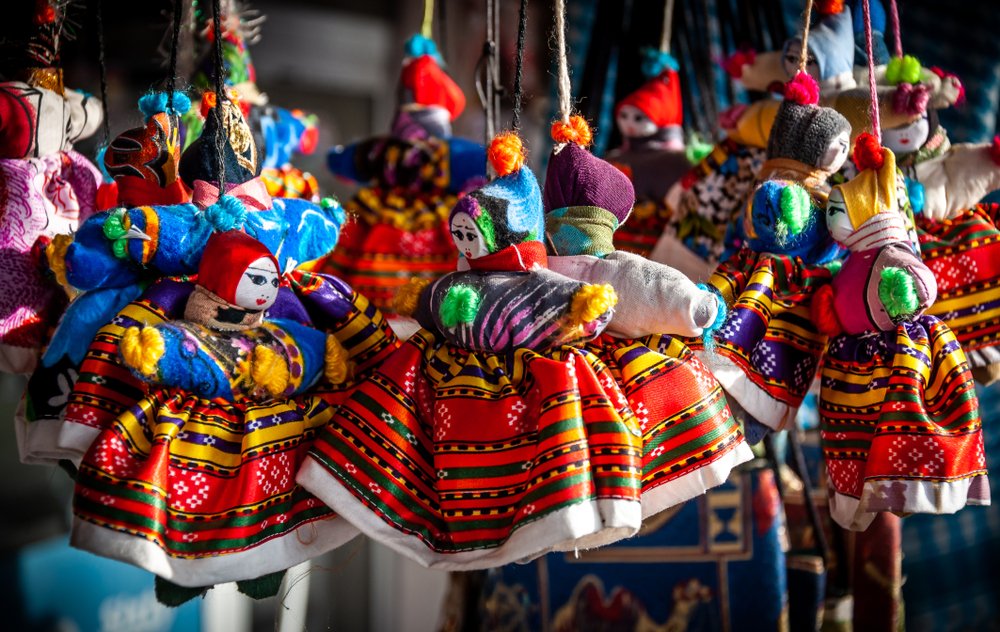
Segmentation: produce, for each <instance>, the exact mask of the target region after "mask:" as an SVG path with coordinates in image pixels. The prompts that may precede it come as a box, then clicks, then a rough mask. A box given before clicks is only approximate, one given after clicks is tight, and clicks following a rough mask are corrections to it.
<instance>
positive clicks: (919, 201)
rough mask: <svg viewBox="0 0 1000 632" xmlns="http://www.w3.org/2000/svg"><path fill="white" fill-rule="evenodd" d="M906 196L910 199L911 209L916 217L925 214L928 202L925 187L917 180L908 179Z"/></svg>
mask: <svg viewBox="0 0 1000 632" xmlns="http://www.w3.org/2000/svg"><path fill="white" fill-rule="evenodd" d="M906 195H907V196H909V198H910V208H911V209H913V213H914V215H920V214H921V213H923V212H924V204H925V200H926V193H925V192H924V185H923V184H921V183H920V182H918V181H917V180H912V179H910V178H907V179H906Z"/></svg>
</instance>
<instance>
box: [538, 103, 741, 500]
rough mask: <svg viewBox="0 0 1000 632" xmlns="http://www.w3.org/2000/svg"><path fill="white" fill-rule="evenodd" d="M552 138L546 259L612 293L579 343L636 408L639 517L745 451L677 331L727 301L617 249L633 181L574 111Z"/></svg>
mask: <svg viewBox="0 0 1000 632" xmlns="http://www.w3.org/2000/svg"><path fill="white" fill-rule="evenodd" d="M553 139H554V140H555V141H556V143H557V145H556V149H555V150H554V151H553V153H552V156H551V157H550V158H549V162H548V172H547V175H546V178H545V190H544V202H545V207H546V217H545V220H546V243H547V249H548V252H549V255H550V256H549V257H548V262H549V268H550V269H552V270H554V271H556V272H559V273H561V274H564V275H566V276H567V277H569V278H572V279H575V280H577V281H583V282H585V283H592V284H605V283H606V284H610V285H611V286H612V287H614V289H615V294H616V295H617V296H618V302H617V303H616V305H615V310H614V313H613V315H612V318H611V322H610V323H608V326H607V327H606V328H605V330H604V334H603V335H602V336H599V337H598V338H596V339H594V340H593V341H590V342H587V343H585V344H584V345H583V347H584V348H585V349H587V350H588V351H590V352H592V353H594V354H595V355H597V356H598V357H599V358H600V359H601V360H602V361H603V362H604V363H605V364H606V365H607V366H608V368H609V369H610V370H611V372H612V374H613V375H614V376H615V379H616V380H617V381H618V383H619V384H620V386H621V388H622V391H623V392H624V394H625V396H626V397H627V398H628V402H629V406H630V407H631V409H632V410H634V411H636V413H637V416H638V417H639V422H640V428H641V430H642V439H643V441H642V446H643V478H644V481H645V482H644V484H643V488H642V507H643V517H644V518H645V517H648V516H651V515H653V514H654V513H657V512H659V511H661V510H663V509H666V508H668V507H671V506H674V505H676V504H679V503H681V502H684V501H686V500H688V499H690V498H692V497H694V496H696V495H698V494H701V493H704V492H705V491H706V490H707V489H709V488H711V487H714V486H715V485H718V484H721V483H722V482H723V481H725V480H726V477H727V476H728V475H729V472H730V471H731V469H732V467H733V466H735V465H738V464H740V463H742V462H744V461H748V460H749V459H750V458H751V452H750V450H749V449H748V448H747V446H746V444H745V443H744V441H743V439H742V437H741V436H740V433H739V426H738V424H737V423H736V422H735V420H734V419H733V418H732V416H731V415H730V413H729V409H728V407H727V406H726V401H725V396H724V395H723V393H722V388H721V387H720V386H719V383H718V382H717V381H716V380H715V379H714V378H713V377H712V376H711V373H709V371H708V369H706V368H705V366H704V365H703V364H702V363H701V362H700V361H699V360H698V359H697V358H696V357H695V356H694V354H692V353H691V351H690V350H689V349H688V348H687V347H686V346H685V345H684V344H683V343H682V342H681V341H680V340H679V339H677V338H676V337H674V336H677V335H681V336H701V335H703V333H706V332H710V331H711V330H713V329H714V328H717V327H718V326H719V325H721V324H722V320H723V319H724V314H725V306H724V305H723V304H722V301H721V299H720V298H719V297H718V296H717V295H716V294H715V293H714V292H711V291H709V290H707V289H703V288H700V287H697V286H695V284H694V283H693V282H691V280H690V279H688V278H687V277H685V276H684V275H682V274H681V273H679V272H677V271H676V270H674V269H672V268H670V267H668V266H665V265H663V264H660V263H656V262H653V261H649V260H648V259H644V258H642V257H641V256H639V255H636V254H632V253H629V252H623V251H620V250H615V247H614V244H613V243H612V235H613V233H614V231H615V229H616V228H618V227H619V226H621V225H622V224H623V223H624V222H625V221H626V219H630V213H631V211H632V202H633V200H634V199H635V195H634V193H633V189H632V186H631V183H630V182H629V180H628V178H627V177H626V176H625V175H624V174H622V173H621V172H619V171H618V170H617V169H616V168H615V167H613V166H612V165H611V164H609V163H607V162H605V161H603V160H601V159H599V158H597V157H595V156H593V155H592V154H591V153H590V152H589V151H587V150H586V149H585V148H584V145H585V144H586V143H588V142H589V140H590V129H589V127H588V126H587V123H586V121H584V120H583V119H582V118H581V117H579V116H573V117H571V118H570V121H569V124H566V123H562V122H557V123H555V124H554V125H553ZM671 334H672V335H671ZM695 420H697V421H695Z"/></svg>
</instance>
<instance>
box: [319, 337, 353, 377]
mask: <svg viewBox="0 0 1000 632" xmlns="http://www.w3.org/2000/svg"><path fill="white" fill-rule="evenodd" d="M350 357H351V356H350V354H349V353H348V352H347V349H345V348H344V345H342V344H340V341H339V340H337V339H336V338H335V337H333V336H327V337H326V367H325V368H324V370H323V373H324V375H326V379H328V380H330V381H331V382H333V383H334V384H343V383H344V382H346V381H347V379H348V378H349V377H351V372H352V371H353V369H354V366H353V363H352V362H351V360H350Z"/></svg>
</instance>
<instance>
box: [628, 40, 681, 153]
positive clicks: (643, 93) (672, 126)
mask: <svg viewBox="0 0 1000 632" xmlns="http://www.w3.org/2000/svg"><path fill="white" fill-rule="evenodd" d="M643 56H644V60H643V68H642V70H643V74H644V75H646V77H647V78H648V81H647V82H646V83H645V84H643V85H642V87H640V88H639V89H638V90H636V91H635V92H633V93H631V94H629V95H628V96H627V97H625V98H624V99H622V100H621V101H619V102H618V105H617V106H616V107H615V123H616V124H617V125H618V131H619V132H621V135H622V137H623V138H624V139H625V140H626V143H627V142H628V141H629V140H644V139H655V140H659V141H662V142H663V143H665V144H666V145H667V147H666V148H667V149H671V150H677V151H680V150H683V149H684V136H683V130H682V128H681V125H682V123H683V122H684V109H683V105H682V102H681V88H680V77H679V76H678V74H677V61H676V60H675V59H674V58H673V57H671V56H670V55H669V54H667V53H661V52H659V51H653V50H651V49H644V51H643Z"/></svg>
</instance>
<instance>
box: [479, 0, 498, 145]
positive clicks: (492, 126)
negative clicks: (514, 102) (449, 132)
mask: <svg viewBox="0 0 1000 632" xmlns="http://www.w3.org/2000/svg"><path fill="white" fill-rule="evenodd" d="M495 5H496V0H486V40H485V41H484V42H483V51H482V53H480V55H479V60H478V61H477V62H476V72H475V76H476V94H477V95H478V96H479V103H480V105H481V106H482V107H483V115H484V117H485V119H486V125H485V126H484V128H485V132H486V133H485V137H486V138H485V141H486V144H487V145H489V143H490V141H491V140H492V139H493V136H494V135H495V134H496V128H497V123H498V112H499V111H500V104H499V94H498V93H499V90H498V88H499V85H500V71H499V69H498V63H497V44H496V40H497V34H496V31H497V26H498V25H497V23H496V21H495V19H494V14H495V12H496V6H495Z"/></svg>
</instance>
